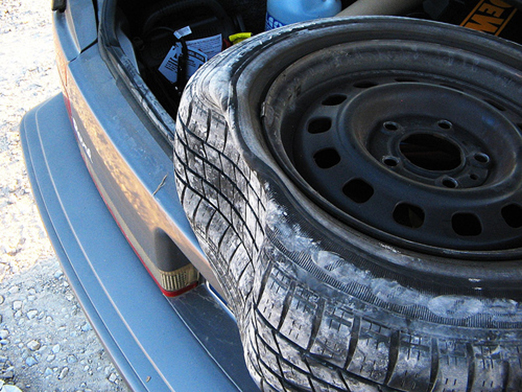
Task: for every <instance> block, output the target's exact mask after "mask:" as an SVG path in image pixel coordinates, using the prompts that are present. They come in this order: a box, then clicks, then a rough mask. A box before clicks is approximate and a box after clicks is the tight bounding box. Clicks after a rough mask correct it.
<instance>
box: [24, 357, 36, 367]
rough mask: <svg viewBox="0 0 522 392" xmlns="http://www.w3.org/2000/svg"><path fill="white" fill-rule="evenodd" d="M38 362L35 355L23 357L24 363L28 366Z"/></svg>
mask: <svg viewBox="0 0 522 392" xmlns="http://www.w3.org/2000/svg"><path fill="white" fill-rule="evenodd" d="M37 363H38V360H37V359H36V358H35V357H27V358H26V359H25V364H26V365H27V366H29V367H31V366H34V365H36V364H37Z"/></svg>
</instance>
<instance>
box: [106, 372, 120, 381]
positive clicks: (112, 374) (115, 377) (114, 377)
mask: <svg viewBox="0 0 522 392" xmlns="http://www.w3.org/2000/svg"><path fill="white" fill-rule="evenodd" d="M107 379H108V380H109V381H110V382H112V383H113V384H114V383H116V380H118V376H117V375H116V374H114V373H111V374H110V375H109V377H107Z"/></svg>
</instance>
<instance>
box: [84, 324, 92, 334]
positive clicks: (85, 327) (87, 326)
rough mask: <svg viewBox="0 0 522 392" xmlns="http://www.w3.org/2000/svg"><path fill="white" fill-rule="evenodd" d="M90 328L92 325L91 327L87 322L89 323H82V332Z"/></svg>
mask: <svg viewBox="0 0 522 392" xmlns="http://www.w3.org/2000/svg"><path fill="white" fill-rule="evenodd" d="M91 329H92V327H91V324H89V323H85V324H83V325H82V331H83V332H88V331H90V330H91Z"/></svg>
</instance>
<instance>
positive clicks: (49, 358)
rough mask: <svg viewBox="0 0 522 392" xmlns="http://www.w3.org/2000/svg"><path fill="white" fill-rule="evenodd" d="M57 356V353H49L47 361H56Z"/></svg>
mask: <svg viewBox="0 0 522 392" xmlns="http://www.w3.org/2000/svg"><path fill="white" fill-rule="evenodd" d="M55 358H56V355H54V354H49V355H48V356H47V362H52V361H54V359H55Z"/></svg>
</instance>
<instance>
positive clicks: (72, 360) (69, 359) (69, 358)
mask: <svg viewBox="0 0 522 392" xmlns="http://www.w3.org/2000/svg"><path fill="white" fill-rule="evenodd" d="M76 362H78V359H77V358H76V357H75V356H74V354H70V355H68V356H67V363H76Z"/></svg>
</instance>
